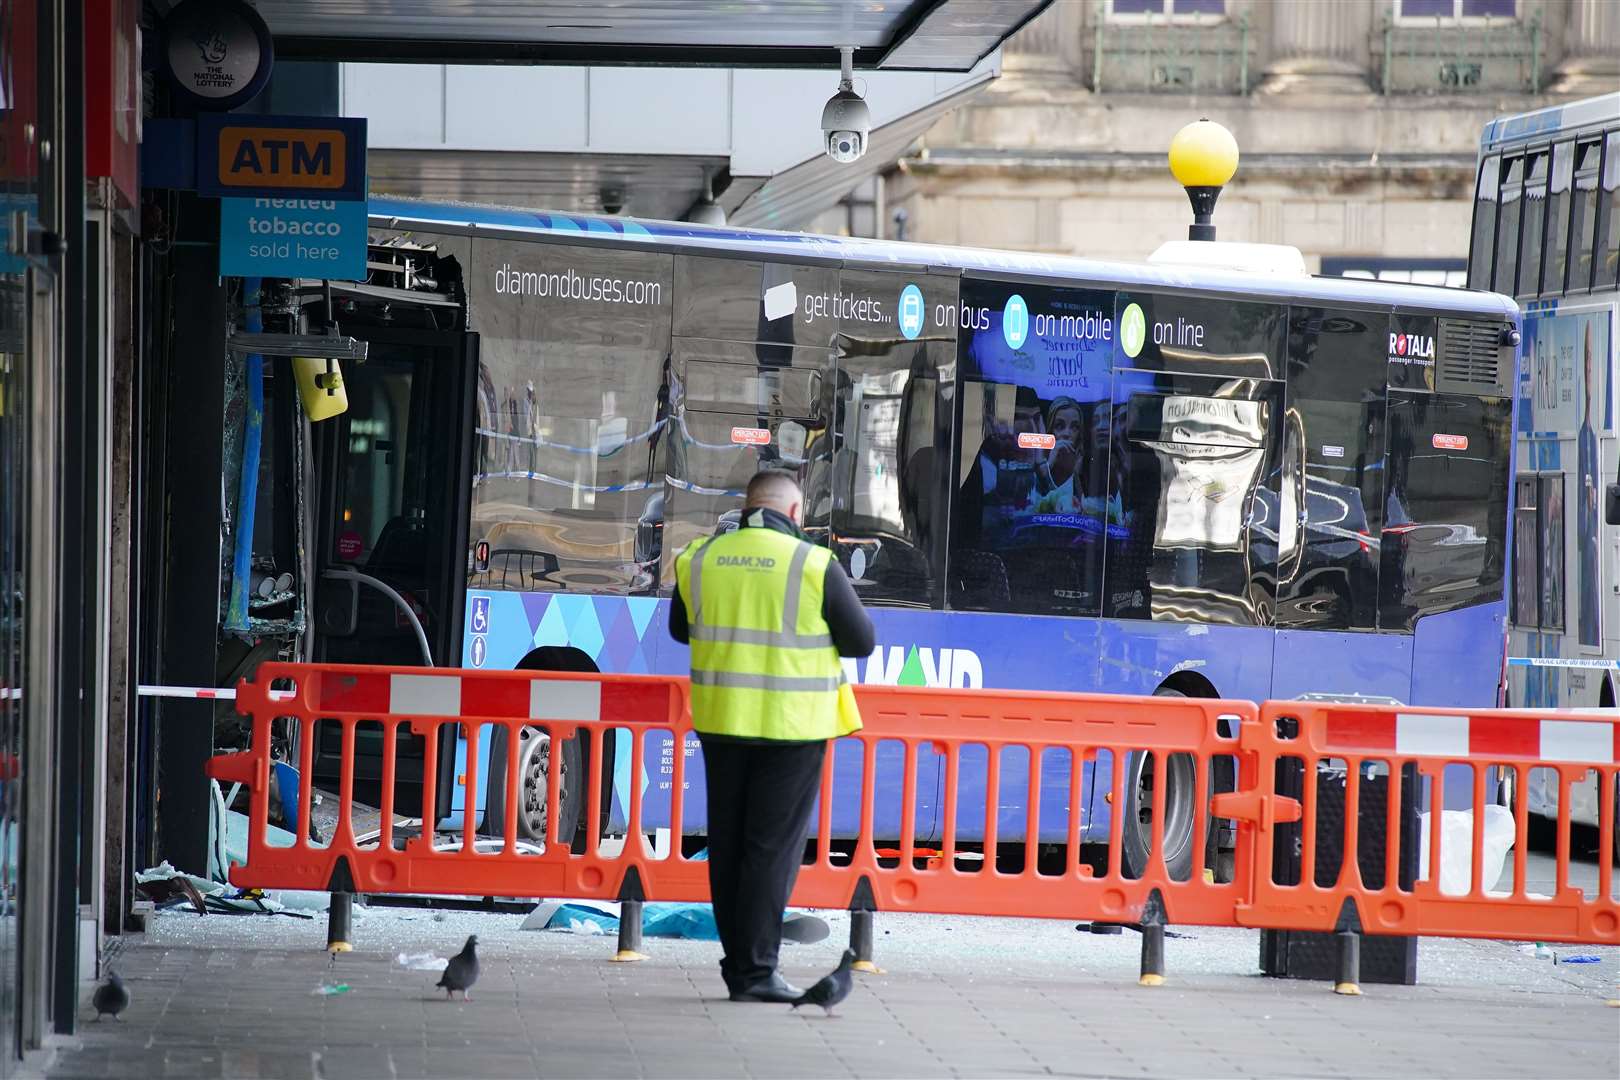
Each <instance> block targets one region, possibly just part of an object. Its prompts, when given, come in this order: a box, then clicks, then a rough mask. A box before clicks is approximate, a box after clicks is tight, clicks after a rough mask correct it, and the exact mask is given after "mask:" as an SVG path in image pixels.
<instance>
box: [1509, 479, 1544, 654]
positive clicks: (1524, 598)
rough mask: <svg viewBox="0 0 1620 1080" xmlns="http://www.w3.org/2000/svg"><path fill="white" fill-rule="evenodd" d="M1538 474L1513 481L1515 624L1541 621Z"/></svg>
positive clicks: (1535, 625)
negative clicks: (1537, 500)
mask: <svg viewBox="0 0 1620 1080" xmlns="http://www.w3.org/2000/svg"><path fill="white" fill-rule="evenodd" d="M1536 516H1537V502H1536V476H1535V474H1534V473H1528V474H1526V475H1523V476H1520V477H1518V478H1517V479H1515V480H1514V481H1513V610H1512V612H1511V614H1510V618H1511V619H1512V621H1513V625H1514V626H1522V627H1525V628H1526V629H1529V630H1534V629H1536V628H1538V627H1539V626H1540V625H1541V549H1540V545H1541V532H1540V529H1539V527H1538V523H1537V521H1536Z"/></svg>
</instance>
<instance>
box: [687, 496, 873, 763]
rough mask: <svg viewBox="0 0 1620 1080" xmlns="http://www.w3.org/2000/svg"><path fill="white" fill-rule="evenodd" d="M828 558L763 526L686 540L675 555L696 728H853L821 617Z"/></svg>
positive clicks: (786, 731)
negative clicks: (684, 611)
mask: <svg viewBox="0 0 1620 1080" xmlns="http://www.w3.org/2000/svg"><path fill="white" fill-rule="evenodd" d="M831 558H832V556H831V554H830V553H829V552H828V551H827V549H826V548H819V547H816V546H815V545H814V544H809V543H806V542H805V541H803V540H800V539H798V538H797V537H793V536H789V535H788V534H786V533H781V532H777V531H776V530H775V529H768V528H744V529H738V530H737V531H736V532H731V533H726V534H724V535H722V536H716V537H713V538H711V539H707V540H699V541H695V542H694V543H692V544H690V545H688V546H687V548H686V550H684V551H682V552H681V553H680V555H679V556H677V557H676V559H675V580H676V582H677V583H678V584H679V586H680V590H681V599H682V600H683V601H684V602H685V603H686V622H687V630H688V636H689V640H690V643H691V650H692V726H693V727H695V728H696V729H697V730H698V731H699V732H702V733H705V734H709V735H729V736H733V737H736V738H747V739H781V740H784V741H799V742H808V741H812V740H818V739H832V738H836V737H837V736H839V735H848V734H849V733H850V732H853V731H858V730H860V727H861V715H860V711H859V709H858V708H857V707H856V705H855V695H854V692H853V691H852V690H851V689H850V687H849V686H848V684H847V683H846V682H845V681H844V669H843V666H842V665H841V664H840V663H839V660H838V650H837V649H836V648H835V647H834V646H833V643H832V634H831V631H830V630H829V629H828V626H827V620H826V619H825V618H823V617H822V614H821V597H822V582H823V581H824V580H825V575H826V573H827V563H828V561H829V560H830V559H831Z"/></svg>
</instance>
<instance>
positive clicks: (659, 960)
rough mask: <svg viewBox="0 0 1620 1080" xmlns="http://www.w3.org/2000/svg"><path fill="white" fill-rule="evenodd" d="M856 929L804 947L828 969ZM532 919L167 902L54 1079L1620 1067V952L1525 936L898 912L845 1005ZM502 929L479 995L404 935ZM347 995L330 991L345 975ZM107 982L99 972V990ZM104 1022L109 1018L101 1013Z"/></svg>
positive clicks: (432, 943) (812, 966)
mask: <svg viewBox="0 0 1620 1080" xmlns="http://www.w3.org/2000/svg"><path fill="white" fill-rule="evenodd" d="M827 917H828V919H829V921H830V922H831V923H832V924H833V933H832V936H831V937H830V938H829V939H828V940H827V941H824V942H821V943H818V944H817V945H813V946H789V947H787V948H786V951H785V952H784V956H783V960H784V969H785V972H786V974H787V975H788V977H789V978H791V979H794V980H796V981H802V982H804V983H808V981H810V980H811V979H813V978H814V977H815V976H816V975H817V974H819V973H820V972H822V971H824V970H826V969H827V968H830V967H831V966H832V965H833V964H834V963H835V962H836V959H837V956H838V953H839V951H840V950H841V949H842V947H843V944H842V943H843V941H844V940H845V939H846V937H847V933H848V919H847V916H846V915H844V914H843V913H838V912H833V913H827ZM521 922H522V919H521V917H520V916H509V915H494V914H472V913H457V912H450V913H443V912H441V913H433V912H428V911H424V910H412V909H397V908H366V907H358V908H357V909H356V923H355V935H354V936H355V942H356V951H355V952H354V953H351V954H347V955H343V956H340V957H339V958H338V959H337V961H336V962H335V963H333V962H332V961H331V960H330V959H329V958H328V956H327V954H326V953H325V951H324V949H323V946H324V943H325V926H324V921H323V920H321V919H315V920H308V921H304V920H293V919H288V918H285V917H276V918H270V917H260V916H220V915H209V916H203V917H198V916H196V915H194V914H192V915H186V914H179V913H175V914H170V913H165V914H162V915H160V916H159V917H158V918H157V919H155V920H154V923H153V927H152V930H151V932H150V934H149V935H147V936H146V937H145V938H129V939H125V943H124V944H123V947H122V948H121V949H120V950H119V951H118V953H117V955H116V956H114V957H113V958H112V961H111V963H112V965H113V967H114V968H115V969H116V970H118V971H119V973H120V974H121V975H122V976H123V977H124V979H125V982H126V984H127V985H128V986H129V987H130V990H131V992H132V994H133V996H134V1003H133V1004H132V1005H131V1007H130V1009H129V1011H128V1012H127V1013H126V1014H125V1016H124V1022H122V1023H112V1022H104V1023H99V1024H97V1023H85V1024H83V1025H82V1027H81V1028H80V1031H79V1033H78V1035H77V1036H76V1037H75V1038H74V1039H73V1040H71V1041H70V1042H69V1043H68V1044H67V1045H65V1046H64V1047H63V1048H62V1049H61V1050H60V1051H59V1053H58V1054H57V1057H56V1059H55V1061H54V1063H53V1064H52V1065H51V1066H50V1068H49V1070H48V1073H47V1075H49V1076H51V1077H63V1078H67V1077H84V1078H92V1077H97V1078H99V1077H131V1076H142V1077H147V1076H150V1077H167V1076H174V1077H261V1076H263V1077H268V1076H274V1077H299V1078H302V1077H314V1078H322V1080H338V1078H345V1080H347V1078H355V1080H366V1078H369V1077H389V1078H391V1080H399V1078H410V1077H451V1076H454V1077H508V1076H514V1077H535V1076H541V1077H620V1076H623V1077H668V1078H676V1077H745V1078H757V1080H769V1078H777V1077H781V1078H794V1077H812V1076H813V1077H823V1076H836V1077H844V1076H849V1077H886V1076H908V1077H955V1076H961V1077H990V1076H1054V1075H1055V1076H1077V1077H1080V1076H1102V1077H1107V1076H1131V1077H1136V1076H1145V1077H1177V1076H1222V1077H1224V1076H1257V1077H1273V1076H1275V1077H1317V1076H1320V1077H1364V1076H1365V1077H1384V1076H1389V1075H1424V1076H1435V1077H1480V1076H1493V1077H1519V1076H1523V1077H1544V1076H1558V1077H1597V1078H1603V1080H1614V1078H1615V1077H1617V1076H1620V1009H1614V1008H1608V1007H1606V1006H1605V1004H1604V1001H1605V999H1606V998H1608V997H1612V996H1616V994H1617V993H1620V990H1617V988H1616V984H1615V978H1616V974H1617V972H1620V949H1615V948H1594V949H1587V948H1582V949H1579V950H1570V949H1560V952H1561V953H1563V954H1564V955H1568V954H1571V953H1575V952H1582V953H1590V954H1593V955H1597V956H1599V958H1600V961H1601V962H1600V963H1598V964H1590V965H1579V966H1576V965H1567V964H1557V965H1555V964H1553V963H1552V962H1550V961H1549V960H1544V959H1536V958H1535V957H1534V956H1533V955H1531V951H1530V950H1526V949H1522V948H1521V947H1520V946H1519V945H1518V944H1515V943H1502V942H1481V941H1444V940H1426V941H1424V942H1423V943H1422V946H1421V947H1420V951H1419V974H1420V978H1421V980H1422V981H1421V982H1420V984H1419V985H1417V986H1410V987H1407V986H1378V985H1368V986H1366V987H1365V990H1366V994H1365V996H1363V997H1360V998H1344V997H1338V996H1335V995H1333V994H1332V993H1330V992H1329V989H1328V987H1327V985H1326V984H1325V983H1320V982H1305V981H1296V980H1275V979H1268V978H1264V977H1262V976H1261V975H1260V974H1259V971H1258V968H1257V963H1258V956H1259V946H1258V939H1257V935H1256V934H1255V933H1254V932H1252V931H1241V930H1230V929H1225V930H1216V929H1208V928H1198V927H1188V928H1178V929H1181V930H1182V932H1184V933H1185V934H1186V935H1187V936H1186V937H1184V938H1177V939H1172V940H1171V941H1170V942H1168V943H1167V946H1168V947H1167V963H1168V968H1169V974H1170V981H1169V983H1168V984H1167V985H1165V986H1163V987H1159V988H1152V989H1149V988H1143V987H1139V986H1138V985H1136V970H1137V968H1136V965H1137V961H1138V955H1137V948H1138V944H1139V939H1138V938H1137V937H1136V936H1135V935H1134V934H1130V933H1127V934H1125V935H1121V936H1114V937H1098V936H1095V935H1091V934H1081V933H1076V932H1075V930H1074V928H1073V926H1072V925H1071V924H1065V923H1058V922H1050V921H1048V922H1041V921H1035V920H1026V919H962V918H955V919H953V918H946V917H940V916H906V915H890V914H880V915H879V916H878V921H877V925H878V934H877V952H878V960H879V962H880V963H882V964H883V966H884V967H885V968H886V973H885V974H883V975H881V976H869V977H863V978H861V979H860V980H859V981H858V984H857V987H856V990H855V992H854V994H853V995H852V996H851V997H850V999H849V1001H847V1002H846V1003H845V1004H844V1005H843V1006H842V1007H841V1008H840V1010H839V1016H838V1017H835V1018H832V1019H828V1018H825V1017H823V1016H822V1015H821V1014H820V1012H819V1010H804V1011H801V1012H798V1013H793V1012H790V1011H789V1010H788V1009H787V1008H786V1007H785V1006H771V1005H758V1004H746V1005H744V1004H734V1003H732V1002H730V1001H728V1000H726V998H725V997H724V995H723V993H722V992H721V986H720V982H719V974H718V970H717V967H716V962H717V958H718V953H717V946H715V945H714V944H713V943H708V942H690V941H663V940H649V941H648V943H647V946H648V947H647V951H648V952H649V953H650V954H651V956H650V959H648V960H646V961H644V962H642V963H639V964H629V965H621V964H611V963H608V962H607V958H608V957H609V956H610V955H611V954H612V951H613V942H612V939H610V938H604V937H595V936H583V935H578V934H572V933H555V932H536V931H524V930H520V929H519V925H520V924H521ZM468 933H477V934H478V936H479V948H480V955H481V959H482V962H483V976H482V979H481V980H480V982H479V984H478V986H477V987H476V988H475V989H474V991H473V995H472V1000H471V1001H468V1002H462V1001H460V1000H456V1001H453V1002H452V1001H446V1000H445V999H444V997H443V996H442V995H441V994H439V993H438V992H436V991H435V990H434V989H433V983H434V982H435V981H437V979H438V974H437V973H436V972H433V971H422V970H412V969H409V968H407V967H404V966H402V965H401V964H400V963H399V962H398V956H399V954H401V953H407V954H408V953H417V952H423V951H432V952H435V953H437V954H438V955H441V956H447V955H449V954H451V953H453V952H455V951H456V950H457V949H458V948H459V947H460V945H461V942H462V940H463V939H464V938H465V936H466V935H467V934H468ZM332 982H342V983H344V984H346V985H348V986H349V988H350V989H349V990H348V992H346V993H343V994H339V995H334V996H317V995H316V994H315V993H314V992H313V991H314V990H315V989H316V988H317V987H318V986H320V985H321V984H323V983H332ZM88 992H89V987H86V1001H88ZM85 1017H86V1020H88V1018H89V1013H88V1012H86V1014H85Z"/></svg>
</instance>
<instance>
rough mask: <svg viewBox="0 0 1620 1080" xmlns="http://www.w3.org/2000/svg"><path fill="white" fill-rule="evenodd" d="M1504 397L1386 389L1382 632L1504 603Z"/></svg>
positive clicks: (1507, 432)
mask: <svg viewBox="0 0 1620 1080" xmlns="http://www.w3.org/2000/svg"><path fill="white" fill-rule="evenodd" d="M1511 405H1512V402H1511V400H1510V399H1508V398H1494V397H1474V396H1471V395H1462V394H1431V393H1423V392H1419V393H1413V392H1409V391H1400V390H1391V391H1390V392H1389V410H1388V425H1389V426H1388V432H1389V435H1388V445H1389V450H1388V454H1387V456H1386V465H1385V474H1386V475H1385V480H1384V530H1383V536H1382V538H1381V542H1380V544H1379V552H1380V556H1381V565H1380V566H1379V572H1378V592H1379V617H1378V625H1379V629H1381V630H1396V631H1411V630H1412V629H1414V628H1415V626H1416V624H1417V620H1418V619H1420V618H1422V617H1423V616H1425V615H1432V614H1436V613H1438V612H1442V611H1452V610H1455V609H1457V608H1462V607H1469V606H1472V605H1475V604H1485V603H1492V602H1494V601H1497V600H1500V599H1501V598H1502V590H1503V584H1504V581H1503V579H1504V577H1505V573H1504V571H1505V567H1504V559H1505V558H1506V554H1507V552H1506V537H1507V516H1508V476H1507V474H1506V471H1505V470H1504V469H1499V468H1498V467H1497V465H1496V464H1495V463H1497V462H1503V461H1505V460H1506V458H1505V455H1506V450H1505V448H1504V447H1505V446H1506V445H1507V444H1508V443H1509V442H1510V440H1511V439H1512V437H1513V417H1512V413H1511V411H1510V409H1511Z"/></svg>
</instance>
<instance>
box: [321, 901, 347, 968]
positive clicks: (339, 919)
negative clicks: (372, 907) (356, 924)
mask: <svg viewBox="0 0 1620 1080" xmlns="http://www.w3.org/2000/svg"><path fill="white" fill-rule="evenodd" d="M353 921H354V894H353V893H346V892H335V893H333V894H332V904H331V906H330V907H329V908H327V911H326V951H327V952H329V953H331V954H332V956H333V958H334V959H335V958H336V957H337V954H338V953H340V952H353V951H354V944H353V943H352V942H351V941H350V940H349V938H350V937H351V936H352V933H351V929H350V927H351V925H352V923H353Z"/></svg>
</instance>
